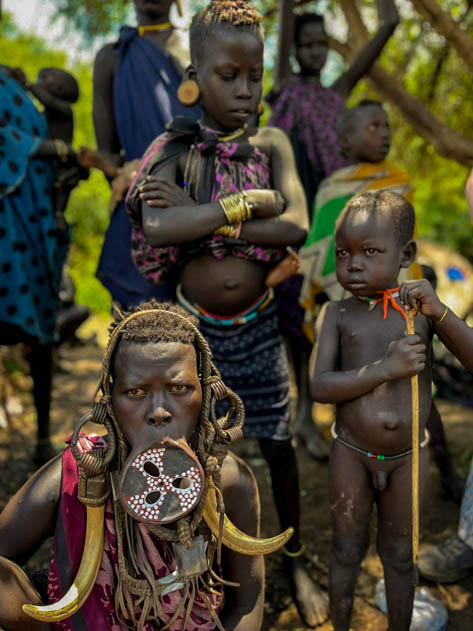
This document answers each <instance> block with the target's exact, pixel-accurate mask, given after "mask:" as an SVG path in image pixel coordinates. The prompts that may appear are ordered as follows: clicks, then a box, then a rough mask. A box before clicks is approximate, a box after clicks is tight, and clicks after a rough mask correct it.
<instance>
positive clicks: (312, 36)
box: [296, 0, 399, 100]
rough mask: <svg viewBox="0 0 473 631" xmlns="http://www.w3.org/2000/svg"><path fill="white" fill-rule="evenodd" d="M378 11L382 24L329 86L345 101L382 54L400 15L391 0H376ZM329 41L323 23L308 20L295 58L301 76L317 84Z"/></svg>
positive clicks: (301, 32) (300, 35)
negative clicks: (349, 64)
mask: <svg viewBox="0 0 473 631" xmlns="http://www.w3.org/2000/svg"><path fill="white" fill-rule="evenodd" d="M378 13H379V19H380V22H381V26H380V27H379V30H378V32H377V33H376V35H375V36H374V37H373V38H372V39H371V40H370V41H369V42H368V43H367V44H365V46H364V47H363V48H362V49H361V52H360V53H359V54H358V56H357V57H356V59H355V61H354V62H353V63H352V64H351V66H350V67H349V68H348V69H347V70H346V71H345V72H344V73H343V74H342V75H340V77H339V78H338V79H337V80H336V81H335V82H334V83H333V84H332V85H331V86H330V88H331V89H332V90H335V91H336V92H338V93H339V94H340V95H341V96H342V97H343V99H344V100H346V99H348V97H349V95H350V93H351V91H352V90H353V88H354V87H355V85H356V84H357V83H358V81H360V79H361V78H362V77H364V76H365V75H366V73H368V72H369V70H370V68H371V66H372V65H373V64H374V62H375V61H376V59H377V58H378V57H379V55H380V54H381V52H382V50H383V48H384V46H385V45H386V42H387V41H388V40H389V38H390V37H391V35H392V34H393V33H394V30H395V28H396V26H397V25H398V24H399V14H398V12H397V9H396V6H395V4H394V2H393V0H378ZM328 48H329V41H328V36H327V32H326V31H325V27H324V25H323V23H322V22H308V23H306V24H304V25H303V26H302V27H301V29H300V30H299V33H298V38H297V41H296V59H297V61H298V63H299V66H300V75H301V76H303V77H304V78H306V79H307V81H308V82H313V83H318V82H319V81H320V73H321V71H322V68H323V67H324V65H325V62H326V59H327V53H328Z"/></svg>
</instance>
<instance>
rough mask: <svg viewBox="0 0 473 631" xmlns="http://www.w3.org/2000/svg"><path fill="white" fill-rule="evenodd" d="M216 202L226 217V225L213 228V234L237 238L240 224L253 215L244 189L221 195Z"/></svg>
mask: <svg viewBox="0 0 473 631" xmlns="http://www.w3.org/2000/svg"><path fill="white" fill-rule="evenodd" d="M218 202H219V204H220V207H221V209H222V210H223V212H224V214H225V217H226V219H227V225H226V226H222V227H221V228H218V230H215V234H221V235H223V236H224V237H232V238H237V237H238V235H239V233H240V228H241V224H242V223H243V222H244V221H247V220H248V219H251V217H252V216H253V209H252V206H251V204H250V203H249V202H248V201H247V198H246V193H245V191H243V192H241V193H236V194H235V195H228V196H227V197H222V199H219V200H218Z"/></svg>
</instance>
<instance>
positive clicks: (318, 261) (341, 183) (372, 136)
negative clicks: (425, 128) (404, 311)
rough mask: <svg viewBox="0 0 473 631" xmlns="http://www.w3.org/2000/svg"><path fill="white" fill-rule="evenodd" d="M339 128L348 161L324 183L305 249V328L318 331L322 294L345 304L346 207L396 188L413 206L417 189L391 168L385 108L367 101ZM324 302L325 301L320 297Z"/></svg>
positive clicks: (351, 111)
mask: <svg viewBox="0 0 473 631" xmlns="http://www.w3.org/2000/svg"><path fill="white" fill-rule="evenodd" d="M337 130H338V136H339V142H340V146H341V148H342V152H343V155H344V156H345V158H346V160H347V163H348V164H349V165H350V166H346V167H344V168H342V169H338V170H337V171H335V173H333V174H332V175H331V176H330V177H327V178H326V179H325V180H324V181H323V182H322V183H321V185H320V187H319V190H318V193H317V197H316V198H315V202H314V209H313V217H312V225H311V228H310V231H309V235H308V237H307V240H306V242H305V244H304V246H303V248H302V249H301V258H302V273H303V274H304V284H303V287H302V292H301V305H302V306H303V307H304V308H305V309H306V326H305V330H306V333H307V334H308V336H309V335H310V336H312V332H313V322H314V317H313V313H314V311H315V310H316V306H317V298H316V297H317V295H318V294H319V293H322V292H323V293H324V294H326V296H327V297H328V299H329V300H340V299H341V298H343V297H344V289H343V288H342V286H341V285H340V284H339V283H338V281H337V278H336V274H335V248H334V243H335V223H336V221H337V219H338V216H339V215H340V213H341V212H342V210H343V208H344V207H345V204H346V203H347V202H348V201H349V200H350V199H351V198H352V197H353V196H354V195H358V194H360V193H363V192H365V191H374V190H381V189H383V190H390V191H392V192H394V193H398V194H399V195H402V196H403V197H404V198H405V199H406V200H407V201H408V202H410V203H411V204H412V203H413V199H414V189H413V187H412V184H411V181H410V178H409V176H408V174H407V173H406V172H405V171H401V170H400V169H398V168H396V167H394V166H392V165H390V164H389V163H388V162H386V157H387V155H388V153H389V149H390V147H391V130H390V127H389V119H388V116H387V114H386V111H385V109H384V108H383V106H382V104H381V103H379V102H378V101H371V100H364V101H361V103H360V104H359V105H357V106H356V107H352V108H351V109H348V110H346V111H345V112H343V114H341V116H340V118H339V120H338V123H337ZM319 300H320V298H319Z"/></svg>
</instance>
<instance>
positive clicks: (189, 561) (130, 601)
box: [0, 302, 287, 631]
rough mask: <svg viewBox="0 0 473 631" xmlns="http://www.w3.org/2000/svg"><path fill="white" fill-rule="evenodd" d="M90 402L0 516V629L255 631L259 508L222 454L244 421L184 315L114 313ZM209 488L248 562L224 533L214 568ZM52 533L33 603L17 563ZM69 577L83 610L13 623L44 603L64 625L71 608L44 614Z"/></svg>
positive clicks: (163, 307) (259, 596) (151, 307)
mask: <svg viewBox="0 0 473 631" xmlns="http://www.w3.org/2000/svg"><path fill="white" fill-rule="evenodd" d="M98 392H99V393H100V394H99V395H98V397H97V399H96V402H95V404H94V407H93V410H92V412H91V413H90V414H88V415H86V416H85V417H84V419H83V422H82V423H81V424H80V425H79V426H78V428H77V429H76V431H75V433H74V435H73V438H72V440H71V446H70V447H68V448H67V449H66V450H65V452H64V454H63V455H62V456H57V457H56V458H54V459H53V460H51V461H50V462H49V463H48V464H46V465H45V466H44V467H43V468H42V469H40V470H39V471H38V472H37V473H36V474H35V475H34V476H33V477H32V478H30V479H29V480H28V482H26V484H25V485H24V486H23V487H22V488H21V489H20V490H19V491H18V493H17V494H16V495H15V496H14V497H13V498H12V499H11V500H10V502H9V504H8V505H7V507H6V508H5V510H4V511H3V513H2V514H1V516H0V555H2V556H1V557H0V590H1V594H2V600H1V603H0V626H1V627H2V629H5V630H6V631H13V630H20V629H21V631H34V630H36V631H40V630H41V631H43V630H46V629H52V628H54V629H57V630H59V629H60V630H61V631H75V630H78V629H89V630H90V631H112V630H113V631H119V630H123V629H135V630H137V631H152V630H153V629H156V628H163V627H164V626H165V625H166V628H168V629H169V630H170V631H211V630H212V631H213V630H215V629H219V630H220V631H223V629H225V631H246V630H248V629H251V630H252V631H253V630H254V631H257V630H258V629H259V628H260V626H261V619H262V611H263V599H264V577H263V572H264V568H263V561H262V557H261V553H260V551H261V550H263V549H265V551H266V552H267V548H265V541H264V540H258V539H256V537H258V534H259V498H258V492H257V488H256V482H255V480H254V477H253V475H252V473H251V472H250V470H249V468H248V467H247V466H246V465H245V464H244V463H243V462H242V461H241V460H239V459H238V458H236V457H234V456H232V455H231V454H230V453H229V451H228V448H229V445H230V444H231V443H232V442H234V441H235V440H237V439H238V438H239V437H240V436H241V426H242V423H243V418H244V410H243V407H242V404H241V401H240V400H239V399H238V397H237V396H235V395H234V394H233V392H231V391H230V390H229V389H228V388H227V387H226V386H225V384H224V383H223V382H222V381H221V379H220V376H219V374H218V372H217V371H216V369H215V367H214V365H213V362H212V355H211V352H210V350H209V347H208V344H207V343H206V342H205V340H204V338H203V337H202V335H201V334H200V333H199V331H198V329H197V328H196V326H195V324H194V319H193V318H192V316H189V315H188V314H187V313H186V312H185V311H184V310H182V309H181V308H180V307H175V306H172V305H168V304H166V303H159V304H158V303H156V302H151V303H143V304H142V305H140V307H138V308H136V309H135V310H134V311H133V312H130V313H125V314H120V315H119V316H118V317H117V318H116V320H115V322H114V323H113V324H112V327H111V332H110V338H109V344H108V347H107V351H106V353H105V357H104V362H103V372H102V376H101V380H100V383H99V388H98ZM227 398H228V400H229V405H230V407H231V413H230V414H229V415H228V416H227V417H226V418H216V417H215V413H214V412H215V403H216V401H219V400H222V399H227ZM88 421H93V422H96V423H101V424H105V427H106V429H107V432H108V435H107V439H106V440H104V438H103V437H101V438H99V437H97V436H95V437H93V436H88V435H86V434H83V433H80V430H81V428H82V427H84V423H87V422H88ZM89 431H90V430H89ZM79 473H80V478H79ZM109 476H110V477H111V486H112V488H113V493H112V494H110V495H109V493H110V478H109ZM85 479H87V482H86V483H85ZM209 486H213V487H214V488H216V489H217V490H218V497H219V498H220V499H219V500H218V504H217V510H219V508H218V506H219V504H220V502H222V504H221V505H220V510H222V511H224V512H225V514H226V516H227V518H229V519H230V520H231V521H232V522H234V523H235V524H236V525H237V526H238V527H239V528H241V529H242V530H243V531H245V533H248V535H250V536H248V537H240V539H239V543H240V545H241V547H242V548H245V549H246V554H240V553H237V552H234V551H233V550H232V549H230V548H229V547H227V543H228V538H226V537H227V535H228V529H227V525H225V526H224V530H223V539H222V541H220V544H221V543H222V542H223V547H222V562H221V566H220V561H219V555H218V549H217V550H216V542H217V541H218V540H219V533H218V529H219V527H218V524H219V517H218V514H217V513H216V512H215V509H213V512H212V511H211V516H212V517H213V522H209V519H208V517H207V515H208V502H207V500H208V493H209ZM148 491H150V492H148ZM107 497H108V499H107ZM138 497H139V498H141V501H140V500H138V499H137V500H136V501H134V500H133V498H138ZM104 503H105V506H103V505H104ZM84 504H86V507H87V508H86V507H85V506H84ZM143 507H145V508H143ZM242 507H244V509H243V510H242ZM101 510H102V511H103V510H105V520H104V515H103V513H102V515H101V517H99V518H94V517H93V516H94V515H95V514H96V511H101ZM99 515H100V513H99ZM93 520H94V521H95V530H94V531H93V536H92V537H91V538H90V540H89V535H90V532H89V530H90V528H89V527H90V523H92V521H93ZM203 520H205V522H206V523H207V524H208V525H206V524H205V523H204V521H203ZM89 522H90V523H89ZM210 523H213V524H214V527H213V529H212V527H210ZM86 527H87V535H88V536H87V537H86V544H85V545H84V535H85V530H86ZM209 527H210V529H209ZM92 528H94V526H92ZM102 533H103V535H104V540H103V544H102ZM211 533H214V534H211ZM215 533H216V535H215ZM240 534H241V533H240ZM53 535H55V546H54V552H53V558H52V562H51V567H50V572H49V578H48V593H47V594H43V595H41V596H40V594H39V593H38V592H37V591H36V588H35V587H34V586H33V584H32V583H31V582H30V581H29V579H28V578H27V576H26V575H25V574H24V573H23V571H22V570H21V568H20V567H18V565H16V564H17V563H25V562H26V560H27V559H28V558H29V557H30V556H31V554H32V553H33V552H34V551H35V550H36V549H37V548H38V547H39V546H40V545H41V543H42V542H43V541H45V540H46V539H47V538H48V537H51V536H53ZM286 539H287V536H286ZM283 540H284V538H283ZM87 542H88V547H87ZM282 542H283V541H281V543H282ZM281 543H280V544H279V545H281ZM248 544H249V545H248ZM276 547H277V546H276ZM248 548H251V550H248ZM83 549H84V551H83ZM82 551H83V552H82ZM89 554H90V555H91V556H88V555H89ZM247 555H248V556H247ZM81 558H88V559H89V563H88V566H89V565H91V566H92V567H93V564H94V562H95V559H97V560H98V562H99V569H98V574H97V576H96V577H94V576H91V578H89V579H88V582H87V583H86V585H87V586H88V587H89V588H90V589H91V591H90V594H89V595H88V596H86V599H85V601H84V602H82V601H81V598H82V597H83V596H84V589H85V583H84V581H82V580H80V579H79V577H78V576H76V574H79V575H80V574H81V570H78V568H79V565H80V563H81ZM88 566H87V567H86V568H84V569H85V571H86V572H87V571H90V567H88ZM83 574H84V572H83V571H82V577H83ZM74 578H75V579H76V580H75V582H74V584H75V585H76V586H77V590H78V595H77V597H78V600H79V603H81V605H79V606H80V610H79V611H78V612H77V613H75V615H72V617H67V618H66V619H64V620H62V621H57V623H55V624H54V625H50V624H49V623H46V622H42V623H41V622H37V621H36V620H33V619H32V618H30V617H29V616H28V615H26V613H24V612H23V611H22V609H21V606H22V605H23V604H24V603H32V604H33V605H35V606H41V601H42V602H43V603H44V602H48V600H49V602H50V603H52V606H51V608H50V609H56V610H59V609H60V608H61V606H65V609H66V610H67V611H66V613H68V614H73V613H74V608H73V607H71V605H70V602H71V601H72V602H73V601H74V599H73V598H71V599H69V602H68V604H66V605H64V602H62V603H61V604H58V605H57V606H56V607H55V606H54V603H57V602H58V600H59V599H60V598H61V597H62V596H63V594H65V593H66V592H67V591H68V590H69V587H70V586H71V584H72V583H73V580H74ZM220 579H222V580H220ZM226 581H231V583H229V584H228V583H226ZM224 583H225V584H224ZM224 592H225V599H223V594H224ZM69 595H70V594H69ZM31 610H33V611H34V612H35V613H38V611H39V612H40V613H41V609H40V610H38V609H36V608H35V607H30V611H31ZM44 613H46V612H43V614H44ZM49 614H51V612H49ZM219 619H220V620H219ZM168 625H169V626H168Z"/></svg>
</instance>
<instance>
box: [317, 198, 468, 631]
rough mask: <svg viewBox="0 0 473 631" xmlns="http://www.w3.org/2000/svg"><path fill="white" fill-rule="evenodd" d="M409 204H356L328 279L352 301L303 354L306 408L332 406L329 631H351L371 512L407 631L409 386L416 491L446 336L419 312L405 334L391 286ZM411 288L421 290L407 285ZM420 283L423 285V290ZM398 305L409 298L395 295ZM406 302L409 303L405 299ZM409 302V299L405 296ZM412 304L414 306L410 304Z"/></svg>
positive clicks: (335, 309) (332, 313) (408, 239)
mask: <svg viewBox="0 0 473 631" xmlns="http://www.w3.org/2000/svg"><path fill="white" fill-rule="evenodd" d="M414 224H415V215H414V210H413V208H412V206H411V205H410V204H409V203H408V202H407V201H406V200H405V199H403V198H402V197H401V196H399V195H397V194H396V193H392V192H390V191H377V192H367V193H363V194H361V195H358V196H357V197H355V198H353V199H352V200H351V201H350V202H348V204H347V205H346V207H345V209H344V211H343V212H342V214H341V215H340V217H339V219H338V221H337V225H336V233H335V252H336V274H337V279H338V282H339V283H340V285H341V286H342V287H343V289H345V290H346V291H347V292H349V293H350V294H352V296H351V297H350V298H347V299H344V300H340V301H334V302H328V303H326V304H325V305H324V306H323V308H322V311H321V313H320V316H319V317H318V319H317V325H316V343H315V346H314V350H313V353H312V356H311V382H310V389H311V394H312V396H313V398H314V399H315V400H316V401H320V402H323V403H334V404H336V423H335V425H334V426H333V428H332V434H333V437H334V441H333V444H332V454H331V463H330V467H331V481H330V506H331V513H332V526H333V540H332V551H331V562H330V577H329V595H330V608H331V615H332V622H333V625H334V630H335V631H348V629H349V626H350V617H351V611H352V605H353V593H354V589H355V583H356V579H357V576H358V572H359V568H360V563H361V561H362V560H363V557H364V555H365V553H366V550H367V546H368V543H369V522H370V519H369V517H370V514H371V512H372V507H373V502H375V503H376V505H377V513H378V536H377V550H378V554H379V556H380V557H381V561H382V563H383V567H384V575H385V581H386V591H387V602H388V618H389V626H388V629H389V631H408V630H409V626H410V621H411V615H412V603H413V596H414V580H413V579H414V577H413V565H412V550H411V547H412V545H411V529H412V511H411V492H410V488H411V453H412V450H411V431H412V430H411V402H410V400H411V385H410V377H411V376H412V375H415V374H418V375H419V401H420V440H421V450H420V481H419V498H420V506H421V507H422V506H423V503H424V500H425V493H426V485H427V464H428V450H426V449H424V447H425V446H426V445H427V443H428V432H426V430H425V426H426V422H427V419H428V417H429V412H430V407H431V342H432V336H433V334H434V333H436V332H437V333H438V334H439V337H440V339H441V340H442V341H443V342H444V343H445V344H446V345H447V347H448V348H449V350H450V351H451V352H453V353H455V351H456V350H457V347H456V346H455V344H453V343H452V342H451V340H450V339H449V338H448V337H447V336H445V335H443V334H442V323H443V322H444V320H445V318H446V317H447V315H448V310H447V309H444V311H443V312H442V313H440V314H439V313H438V312H439V311H440V310H439V309H438V308H435V309H432V310H429V309H426V310H424V313H425V315H422V314H421V315H419V317H417V318H416V319H415V328H416V333H415V335H408V336H406V332H405V330H406V323H405V318H406V315H405V312H404V309H403V307H402V306H401V304H400V297H399V287H398V276H399V272H400V270H401V269H407V268H408V267H409V266H410V265H411V264H412V263H413V261H414V259H415V255H416V244H415V241H413V234H414ZM415 282H417V283H419V282H420V281H415ZM425 282H426V281H425ZM402 295H403V296H404V299H405V300H406V297H405V296H406V293H405V290H404V289H403V294H402ZM408 295H409V294H408ZM413 295H415V293H414V292H413ZM407 302H408V303H409V305H411V304H412V299H411V298H409V299H408V300H407Z"/></svg>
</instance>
